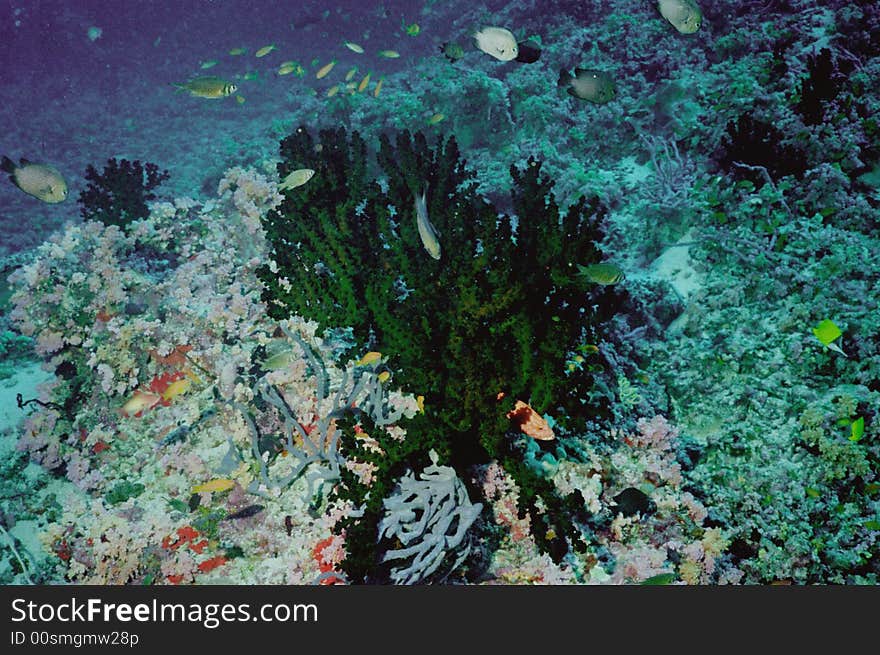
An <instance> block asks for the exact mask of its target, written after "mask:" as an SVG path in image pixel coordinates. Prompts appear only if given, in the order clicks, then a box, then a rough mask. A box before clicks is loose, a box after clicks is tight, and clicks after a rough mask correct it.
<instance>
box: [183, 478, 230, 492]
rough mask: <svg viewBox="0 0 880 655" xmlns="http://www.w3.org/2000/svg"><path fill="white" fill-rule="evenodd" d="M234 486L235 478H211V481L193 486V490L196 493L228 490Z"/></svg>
mask: <svg viewBox="0 0 880 655" xmlns="http://www.w3.org/2000/svg"><path fill="white" fill-rule="evenodd" d="M234 486H235V480H229V479H227V478H220V479H217V480H211V481H210V482H205V483H204V484H200V485H197V486H195V487H193V488H192V490H193V493H194V494H200V493H209V492H214V491H228V490H230V489H232V487H234Z"/></svg>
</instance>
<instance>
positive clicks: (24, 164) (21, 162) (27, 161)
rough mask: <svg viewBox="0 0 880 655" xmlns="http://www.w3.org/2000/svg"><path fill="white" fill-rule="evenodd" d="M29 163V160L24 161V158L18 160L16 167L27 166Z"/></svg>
mask: <svg viewBox="0 0 880 655" xmlns="http://www.w3.org/2000/svg"><path fill="white" fill-rule="evenodd" d="M30 163H31V160H30V159H25V158H24V157H21V158H19V160H18V165H19V166H27V165H29V164H30Z"/></svg>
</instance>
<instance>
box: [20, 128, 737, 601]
mask: <svg viewBox="0 0 880 655" xmlns="http://www.w3.org/2000/svg"><path fill="white" fill-rule="evenodd" d="M318 138H319V144H320V146H321V147H315V146H316V145H318V144H316V142H315V140H314V137H313V136H312V135H311V134H309V132H308V131H307V130H306V129H305V128H300V129H298V130H296V131H294V132H293V133H292V134H291V135H290V136H289V137H288V138H287V139H285V140H284V141H283V142H282V146H281V155H282V162H281V163H280V164H279V166H278V169H279V170H278V173H279V174H280V179H283V178H284V177H285V176H286V175H288V174H289V173H290V172H291V171H293V170H296V169H301V168H310V169H312V170H314V171H315V175H314V178H313V179H311V180H310V181H309V182H308V184H306V185H304V186H302V187H299V188H296V189H290V190H287V191H286V192H285V193H284V194H283V195H281V194H280V193H279V190H278V188H277V186H276V184H275V183H274V182H272V181H271V180H270V179H269V178H267V177H266V176H264V175H262V174H260V173H258V172H256V171H253V170H243V169H239V168H234V169H231V170H230V171H228V173H227V174H226V176H225V177H224V179H223V180H222V181H221V183H220V186H219V190H218V191H219V193H218V197H217V198H216V199H215V200H213V201H210V202H207V203H205V204H198V203H195V202H194V201H191V200H188V199H178V200H177V201H175V202H174V203H169V202H158V203H155V204H153V206H152V209H151V211H150V213H149V215H148V216H147V217H145V218H138V219H134V220H131V221H129V222H127V223H126V224H125V225H124V226H120V225H116V224H113V222H112V221H110V222H109V223H110V224H104V223H101V222H97V221H91V220H87V221H85V222H84V223H83V224H81V225H77V226H70V227H68V228H67V229H66V230H65V231H63V232H62V233H60V234H58V235H57V236H55V237H53V238H52V239H50V240H49V241H48V242H47V243H46V244H45V245H44V246H42V247H41V248H40V250H39V254H38V256H37V257H36V259H35V260H34V261H33V262H32V263H31V264H29V265H27V266H25V267H23V268H22V269H21V270H20V271H19V272H18V273H17V274H16V275H15V279H14V280H13V282H14V283H15V285H16V289H17V290H16V292H15V295H14V298H13V300H14V303H15V310H14V319H15V321H16V323H17V325H18V327H19V329H20V330H21V331H22V333H23V334H26V335H29V336H32V337H33V338H34V339H35V340H36V343H37V348H38V351H39V353H40V354H41V355H42V356H43V358H44V361H45V366H46V367H47V368H48V369H49V370H51V371H54V373H55V376H54V378H53V379H52V381H51V382H50V383H48V384H46V385H45V386H44V387H43V388H42V389H41V391H40V397H39V398H38V399H37V400H38V401H39V402H38V403H36V408H35V409H33V411H32V412H31V414H30V416H29V417H28V419H27V421H26V424H25V427H24V430H23V432H22V434H21V436H20V439H19V442H18V448H19V449H20V450H21V451H24V452H26V453H27V454H28V456H29V457H30V459H31V460H32V461H34V462H36V463H38V464H41V465H42V466H43V467H45V468H46V469H48V470H50V471H52V472H53V473H54V474H56V475H57V476H63V477H66V478H67V479H68V480H69V481H70V482H72V483H73V484H74V485H76V487H77V488H78V493H71V494H65V495H63V497H61V498H60V499H59V500H58V503H59V507H58V508H57V516H56V520H54V521H53V522H52V523H51V524H50V525H49V526H48V527H47V528H46V530H45V531H44V533H43V535H42V538H43V540H44V543H45V546H46V548H47V549H48V550H49V551H51V552H52V553H53V559H52V564H53V566H54V570H52V571H49V572H47V573H46V574H45V575H46V576H47V579H51V578H52V577H55V578H57V577H61V578H63V579H65V580H68V581H75V582H89V583H144V584H149V583H154V584H159V583H168V584H182V583H191V582H194V581H196V580H198V579H201V578H207V577H211V578H212V579H215V580H225V581H229V582H234V583H300V584H302V583H319V584H334V583H363V582H367V583H377V582H378V583H383V582H394V583H426V582H440V581H452V580H468V581H472V582H492V581H495V582H502V583H504V582H507V583H538V582H544V583H552V582H587V581H589V582H605V581H613V582H641V581H644V580H650V579H656V578H657V576H666V578H668V580H670V581H671V580H679V581H684V582H691V583H696V582H708V581H736V579H737V571H736V570H735V569H733V568H732V567H730V566H728V565H727V564H726V560H725V559H724V556H723V551H724V548H725V545H726V544H725V540H724V535H723V534H722V532H721V531H720V530H718V529H717V528H709V527H706V526H705V525H704V521H705V519H706V510H705V509H704V508H703V507H702V505H701V504H700V502H699V500H697V499H696V498H694V496H692V495H691V494H690V493H688V492H687V491H685V490H684V489H683V486H682V477H681V471H680V467H679V464H678V462H677V459H676V452H677V448H679V445H678V443H677V433H676V431H675V429H674V427H672V426H670V425H669V424H668V423H667V422H666V421H665V419H663V418H662V417H655V418H653V419H651V420H650V421H648V420H643V421H640V422H639V423H638V426H637V428H636V429H635V431H632V430H630V431H625V430H621V431H611V430H610V429H609V427H608V426H609V425H610V423H609V421H608V419H609V417H610V416H611V412H610V411H609V407H608V405H609V399H608V397H607V394H606V393H603V391H602V389H604V388H606V387H607V385H604V386H603V384H604V383H602V380H603V378H606V377H607V376H608V375H610V367H609V366H607V362H605V361H604V360H603V357H602V355H601V353H600V352H599V349H598V348H596V347H595V346H592V347H588V346H590V345H591V344H595V343H598V342H599V341H600V340H601V338H602V330H603V326H604V325H605V323H606V322H607V321H608V320H609V318H610V317H611V316H613V314H614V312H615V311H617V309H618V308H619V307H620V306H621V305H622V303H624V302H625V294H624V292H621V291H618V290H616V289H615V288H613V287H612V286H601V285H593V284H590V283H589V282H588V281H587V280H586V279H585V278H584V276H582V275H578V274H577V271H578V268H577V265H582V266H584V265H589V264H593V263H598V262H600V261H601V260H602V253H601V251H600V250H599V248H598V245H597V242H598V241H599V240H600V238H601V236H602V224H603V216H604V212H605V208H604V207H603V205H602V203H601V202H599V200H598V199H595V198H593V199H589V198H581V199H579V200H576V201H575V202H573V203H571V204H570V206H569V208H568V209H567V210H566V211H564V212H563V211H561V210H560V209H559V207H558V206H557V204H556V199H555V198H554V195H553V190H552V183H551V182H550V181H549V180H548V178H546V177H545V176H544V175H542V173H541V165H540V163H539V162H537V161H535V160H529V162H528V163H527V164H526V165H525V166H524V167H523V168H513V169H511V171H510V172H511V176H512V181H513V189H514V191H513V193H512V198H511V207H512V209H513V210H512V212H511V213H510V214H502V213H500V212H499V211H498V210H497V209H496V208H495V207H493V206H492V205H491V204H490V203H488V202H487V201H486V200H485V199H483V198H481V197H480V196H479V195H478V194H477V192H476V183H475V181H474V174H473V172H472V171H471V170H469V169H468V168H467V166H466V165H465V163H464V162H463V160H462V159H461V157H460V155H459V152H458V149H457V146H456V144H455V141H454V140H453V139H448V140H444V139H439V140H438V141H437V142H436V143H434V144H431V143H429V142H428V141H427V140H426V138H425V137H424V136H423V135H422V134H420V133H416V134H409V133H407V132H403V133H401V134H399V135H398V136H397V138H396V140H395V141H392V140H391V139H387V138H383V139H382V140H381V142H380V143H379V145H378V149H376V152H375V158H374V159H373V155H371V154H370V148H369V147H368V145H367V143H366V142H365V141H364V140H362V139H361V138H360V136H359V135H358V134H356V133H353V134H351V135H348V134H346V133H345V132H344V131H342V130H336V131H325V132H322V133H321V134H320V135H319V137H318ZM372 170H377V171H379V177H376V178H373V177H371V174H370V173H369V172H368V171H372ZM422 193H424V194H425V209H426V211H427V212H428V215H429V216H430V220H431V222H432V227H433V228H434V229H435V230H436V234H437V235H439V238H440V239H442V244H443V249H442V255H441V257H440V258H439V259H437V258H435V257H432V256H430V254H429V253H428V252H427V251H426V249H425V244H424V241H423V239H422V238H421V236H420V234H419V230H418V226H417V222H416V217H415V210H414V203H415V199H416V198H417V197H419V196H420V194H422ZM123 228H124V229H123ZM365 353H366V355H365ZM583 353H586V354H587V357H588V358H592V359H585V357H584V356H583V355H582V354H583ZM572 362H577V364H576V365H574V364H573V363H572ZM524 412H526V413H527V414H528V416H527V417H525V418H523V420H516V419H517V417H522V416H524V414H523V413H524ZM529 426H532V427H534V430H537V431H538V432H535V431H534V430H532V429H531V428H530V427H529ZM535 426H537V427H535ZM530 435H531V436H530ZM539 435H540V436H541V437H542V438H534V437H536V436H539ZM599 435H601V436H599ZM664 579H665V578H664Z"/></svg>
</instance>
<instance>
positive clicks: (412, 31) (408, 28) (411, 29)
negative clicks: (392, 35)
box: [403, 23, 422, 36]
mask: <svg viewBox="0 0 880 655" xmlns="http://www.w3.org/2000/svg"><path fill="white" fill-rule="evenodd" d="M403 30H404V31H405V32H406V33H407V34H409V35H410V36H418V35H419V32H421V31H422V28H421V27H419V24H418V23H413V24H412V25H404V27H403Z"/></svg>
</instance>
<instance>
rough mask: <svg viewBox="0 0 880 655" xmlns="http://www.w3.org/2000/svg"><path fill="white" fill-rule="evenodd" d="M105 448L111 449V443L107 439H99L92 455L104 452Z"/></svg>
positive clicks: (93, 447)
mask: <svg viewBox="0 0 880 655" xmlns="http://www.w3.org/2000/svg"><path fill="white" fill-rule="evenodd" d="M105 450H110V444H108V443H107V442H106V441H98V442H96V443H95V445H94V446H92V455H97V454H99V453H103V452H104V451H105Z"/></svg>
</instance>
